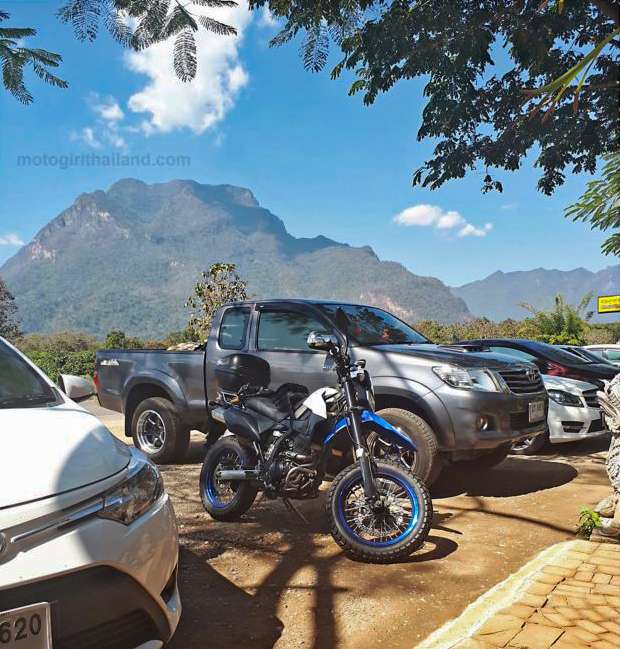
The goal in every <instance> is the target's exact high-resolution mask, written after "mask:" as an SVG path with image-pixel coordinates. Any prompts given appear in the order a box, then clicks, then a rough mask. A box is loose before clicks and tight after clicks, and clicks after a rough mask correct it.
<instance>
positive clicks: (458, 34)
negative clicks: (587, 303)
mask: <svg viewBox="0 0 620 649" xmlns="http://www.w3.org/2000/svg"><path fill="white" fill-rule="evenodd" d="M264 5H268V6H269V8H270V10H271V11H272V13H273V14H274V15H276V16H279V17H283V18H284V19H285V21H286V22H285V25H284V28H283V29H282V31H281V32H280V33H279V34H278V35H277V36H276V37H275V38H274V39H273V41H272V44H273V45H281V44H283V43H285V42H287V41H289V40H291V39H292V38H294V37H295V36H296V35H297V34H299V33H305V34H306V38H305V40H304V42H303V45H302V56H303V59H304V63H305V65H306V67H307V68H308V69H311V70H318V69H321V68H322V67H323V66H324V65H325V63H326V62H327V60H328V56H327V54H328V53H327V48H328V47H329V42H330V40H331V41H334V42H336V44H337V45H338V47H339V49H340V50H341V52H342V54H343V58H342V60H341V61H340V62H339V63H338V64H337V65H336V66H335V68H334V69H333V71H332V77H334V78H335V77H338V76H340V75H341V74H342V72H343V71H344V70H349V71H351V72H352V73H353V74H354V75H355V77H356V79H355V80H354V82H353V83H352V85H351V88H350V91H349V94H355V93H357V92H362V93H363V97H364V103H365V104H372V103H373V102H374V101H375V100H376V98H377V96H378V94H379V93H382V92H387V91H388V90H390V89H391V88H392V86H394V85H395V84H396V83H397V82H399V81H402V80H407V79H416V78H420V79H423V80H424V81H425V84H426V85H425V88H424V95H425V97H427V98H428V100H427V103H426V106H425V107H424V110H423V112H422V124H421V127H420V129H419V131H418V139H420V140H421V139H424V138H432V139H433V140H434V141H435V142H436V145H435V148H434V153H433V156H432V158H430V159H429V160H427V161H426V162H425V163H424V164H423V165H422V167H420V168H419V169H418V170H417V171H416V172H415V173H414V175H413V183H414V184H415V185H418V184H419V185H422V186H423V187H430V188H431V189H435V188H437V187H440V186H441V185H443V183H445V182H446V181H447V180H450V179H453V178H461V177H463V176H464V175H465V174H466V173H467V172H468V171H469V170H472V169H475V168H476V167H479V166H480V167H482V168H485V169H486V175H485V178H484V184H483V190H484V191H488V190H491V189H496V190H500V191H501V189H502V185H501V182H500V181H499V180H497V179H496V178H494V177H493V176H492V175H491V172H490V170H491V169H493V168H495V169H506V170H510V171H514V170H516V169H518V168H519V166H520V165H521V163H522V161H523V160H524V159H525V158H526V156H528V155H529V154H530V152H532V151H534V152H536V155H537V158H536V163H535V164H536V166H537V167H540V168H541V169H542V176H541V178H540V180H539V182H538V188H539V189H540V190H541V191H542V192H544V193H545V194H551V193H553V191H554V190H555V189H556V188H557V187H558V186H559V185H561V184H562V183H563V182H564V180H565V174H566V170H567V169H570V170H571V171H572V172H574V173H579V172H582V171H588V172H590V173H593V172H594V171H595V169H596V160H597V157H598V156H600V155H602V154H604V153H606V152H610V151H613V150H615V149H616V148H617V146H618V142H617V119H618V107H617V89H618V59H619V50H620V48H618V44H617V42H616V41H615V40H610V41H607V42H609V45H608V47H606V48H605V49H601V50H600V51H597V53H596V56H595V57H593V58H592V59H588V60H587V63H586V64H587V65H590V67H589V69H588V83H587V84H586V83H584V84H582V85H581V86H580V87H579V93H578V95H579V103H578V106H575V103H574V101H573V100H572V98H571V95H570V93H568V92H565V93H563V94H562V95H561V96H559V97H558V98H557V102H556V103H555V105H554V109H553V110H552V111H547V112H546V113H545V114H544V119H543V114H542V111H540V110H539V111H536V110H532V108H531V105H529V101H527V100H528V95H526V92H525V91H526V90H528V89H529V90H530V91H531V90H532V89H537V88H538V89H542V88H545V86H548V84H550V83H552V82H553V81H555V80H556V79H558V78H560V77H561V76H562V75H564V74H565V73H566V72H567V71H570V70H571V69H573V68H574V67H575V66H577V65H578V64H579V63H580V62H581V61H582V60H583V59H584V50H587V49H589V48H592V47H595V48H596V47H597V46H598V45H599V44H601V43H602V42H605V41H606V40H607V39H612V38H613V37H612V36H611V35H612V34H613V33H615V31H616V30H617V29H618V4H617V2H602V1H599V0H596V1H594V0H593V1H590V2H587V1H583V0H566V1H565V2H563V3H562V11H558V7H557V6H556V3H548V2H544V1H543V2H541V0H522V1H520V2H508V3H507V2H505V1H503V0H461V1H460V2H454V0H432V1H430V0H250V6H251V7H253V8H257V7H261V6H264ZM499 50H501V51H499ZM499 57H501V59H504V58H506V59H507V65H504V63H503V60H502V61H501V65H496V62H495V60H494V58H496V59H498V60H499ZM580 69H581V68H580ZM575 90H576V89H575ZM556 94H557V93H556ZM529 97H531V93H530V95H529ZM541 101H544V99H543V100H541Z"/></svg>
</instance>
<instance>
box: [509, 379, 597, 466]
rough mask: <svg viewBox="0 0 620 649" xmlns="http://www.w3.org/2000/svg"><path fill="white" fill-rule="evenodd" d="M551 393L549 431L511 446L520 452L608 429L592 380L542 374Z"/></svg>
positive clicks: (529, 451)
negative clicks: (585, 380) (588, 381)
mask: <svg viewBox="0 0 620 649" xmlns="http://www.w3.org/2000/svg"><path fill="white" fill-rule="evenodd" d="M543 381H544V383H545V388H547V392H548V394H549V414H548V416H547V423H548V428H549V430H548V432H547V433H546V434H545V433H543V434H542V435H538V436H536V437H527V438H525V439H523V440H520V441H519V442H517V443H516V444H514V445H513V447H512V452H513V453H516V454H517V455H533V454H535V453H538V452H539V451H540V450H542V448H543V447H544V446H545V444H547V442H550V443H551V444H562V443H564V442H575V441H578V440H582V439H590V438H593V437H599V436H601V435H605V434H606V433H607V431H606V429H605V428H606V427H605V422H604V419H603V416H602V414H601V409H600V407H599V404H598V397H597V396H596V393H597V390H598V388H597V387H596V385H594V384H593V383H585V382H584V381H576V380H575V379H567V378H565V377H561V376H543Z"/></svg>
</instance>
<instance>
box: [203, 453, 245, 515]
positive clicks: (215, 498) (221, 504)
mask: <svg viewBox="0 0 620 649" xmlns="http://www.w3.org/2000/svg"><path fill="white" fill-rule="evenodd" d="M225 454H229V455H233V454H234V455H235V457H236V458H237V461H238V465H239V466H240V465H241V458H240V457H239V456H238V455H237V454H236V453H234V451H231V450H230V449H226V450H223V451H222V452H221V453H220V455H219V456H218V457H217V458H216V459H215V461H214V464H213V468H212V469H211V470H209V472H208V473H207V479H206V481H205V483H206V484H205V492H206V496H207V500H208V501H209V503H210V504H211V506H212V507H213V508H214V509H225V508H226V507H229V506H230V505H231V503H232V502H233V501H234V500H235V498H236V497H237V494H236V492H235V493H233V495H232V497H231V498H230V499H228V500H226V501H224V500H221V498H220V494H219V493H218V486H217V484H216V482H215V472H216V471H217V469H218V467H219V466H220V462H221V460H222V456H224V455H225ZM233 491H234V490H233Z"/></svg>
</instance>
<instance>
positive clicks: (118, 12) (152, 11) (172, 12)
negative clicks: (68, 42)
mask: <svg viewBox="0 0 620 649" xmlns="http://www.w3.org/2000/svg"><path fill="white" fill-rule="evenodd" d="M236 5H237V3H236V2H234V1H233V0H187V1H184V2H178V1H177V0H69V1H68V2H67V4H65V5H64V6H63V7H62V8H61V9H60V11H59V12H58V15H59V17H60V19H61V20H62V21H63V22H65V23H70V24H71V26H72V27H73V31H74V33H75V35H76V37H77V38H78V39H79V40H82V41H94V40H95V38H97V34H98V32H99V26H100V23H103V25H104V26H105V28H106V29H107V31H108V32H109V34H110V35H111V36H112V38H114V39H115V40H116V41H117V42H118V43H120V44H121V45H122V46H123V47H129V48H132V49H134V50H142V49H145V48H147V47H149V46H150V45H153V44H155V43H160V42H162V41H165V40H168V39H170V38H174V50H173V65H174V71H175V73H176V75H177V77H178V78H179V79H181V81H191V80H192V79H193V78H194V77H195V76H196V70H197V67H198V63H197V58H196V40H195V34H196V32H197V31H198V30H199V29H200V28H201V27H202V28H203V29H206V30H207V31H210V32H213V33H215V34H218V35H220V36H228V35H233V34H236V33H237V30H236V29H235V28H234V27H231V26H230V25H226V24H224V23H222V22H220V21H218V20H215V19H214V18H210V17H209V16H205V15H204V14H202V13H201V10H200V9H201V8H214V7H235V6H236ZM133 24H135V27H134V28H132V27H131V25H133Z"/></svg>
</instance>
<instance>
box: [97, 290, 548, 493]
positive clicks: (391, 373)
mask: <svg viewBox="0 0 620 649" xmlns="http://www.w3.org/2000/svg"><path fill="white" fill-rule="evenodd" d="M338 309H342V310H343V311H344V312H345V314H346V315H347V317H348V319H349V322H350V327H349V340H350V354H351V356H352V358H353V359H354V360H360V359H365V360H366V363H367V365H366V367H367V369H368V371H369V372H370V375H371V376H372V380H373V383H374V388H375V395H376V409H377V410H380V411H381V416H383V417H385V418H386V419H387V420H388V421H390V422H391V423H392V424H394V425H395V426H397V427H399V428H401V429H402V430H403V431H405V432H406V433H407V434H408V435H409V436H410V437H411V438H412V439H413V440H414V442H415V444H416V446H417V448H418V454H417V457H416V466H415V467H414V469H415V470H416V472H417V473H418V474H419V475H420V476H421V477H422V478H423V479H425V480H427V481H428V482H430V481H432V480H433V479H434V478H435V477H436V476H437V475H438V473H439V471H440V470H441V468H442V466H444V465H445V464H446V463H452V462H459V463H464V464H465V465H466V466H470V467H476V468H486V467H490V466H494V465H495V464H497V463H499V462H501V461H502V460H503V459H504V458H505V457H506V455H507V454H508V452H509V450H510V447H511V445H512V444H513V443H514V442H515V441H517V440H519V439H522V438H525V437H529V436H532V435H536V434H539V433H544V432H545V430H546V416H547V407H548V400H547V393H546V391H545V388H544V385H543V383H542V380H541V377H540V374H539V372H538V370H537V368H536V367H535V366H533V365H531V364H529V363H524V362H515V360H514V359H512V358H510V357H507V356H502V355H499V354H493V353H491V352H490V351H489V350H487V349H486V348H485V347H482V346H473V345H467V344H464V345H435V344H433V343H432V342H430V341H429V340H427V339H426V338H425V337H424V336H422V335H421V334H420V333H418V332H417V331H415V330H414V329H413V328H411V327H410V326H409V325H407V324H405V323H404V322H402V321H401V320H399V319H398V318H396V317H395V316H394V315H392V314H390V313H388V312H387V311H384V310H382V309H379V308H376V307H372V306H366V305H358V304H343V303H335V302H327V301H323V300H290V299H283V300H258V301H251V302H240V303H233V304H228V305H226V306H224V307H222V308H221V309H220V310H219V311H218V312H217V313H216V315H215V317H214V319H213V324H212V328H211V332H210V334H209V337H208V340H207V343H206V345H203V346H201V347H200V348H199V349H198V350H196V351H188V352H174V351H159V350H154V351H153V350H131V351H127V350H106V351H102V352H98V353H97V361H96V384H97V386H98V395H99V400H100V403H101V405H102V406H104V407H106V408H111V409H113V410H117V411H120V412H123V413H124V414H125V432H126V435H128V436H130V437H133V439H134V442H135V444H136V445H137V446H138V447H139V448H141V449H142V450H143V451H144V452H146V453H147V454H149V455H150V456H151V458H152V459H154V460H155V461H158V462H173V461H178V460H180V459H182V458H183V456H184V455H185V453H186V451H187V448H188V444H189V432H190V430H191V429H197V430H199V431H202V432H204V433H212V434H213V435H214V436H215V437H216V436H218V435H219V434H221V432H222V426H221V423H220V422H219V421H218V414H217V411H216V410H210V408H209V403H210V402H211V401H213V400H215V399H216V398H217V396H218V393H220V392H221V391H222V386H221V385H220V383H219V379H218V377H219V376H222V370H225V368H226V364H227V362H228V360H227V359H229V358H230V357H231V356H233V355H234V354H238V353H239V352H244V353H247V354H252V355H256V356H260V357H261V358H263V359H265V360H266V361H267V362H268V363H269V365H270V367H271V378H272V387H274V388H277V387H278V386H279V385H281V384H283V383H296V384H301V385H304V386H305V387H307V388H308V389H309V390H315V389H317V388H319V387H322V386H326V385H330V384H334V382H335V381H336V374H335V372H334V370H333V367H332V366H331V364H330V362H329V359H328V358H327V356H326V355H325V353H322V352H316V351H313V350H311V349H309V348H308V346H307V344H306V339H307V336H308V334H309V333H310V332H311V331H321V332H329V333H335V334H336V335H342V333H341V332H339V331H338V330H337V327H336V324H335V322H336V320H335V314H336V311H337V310H338ZM216 369H218V372H216V371H215V370H216Z"/></svg>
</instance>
